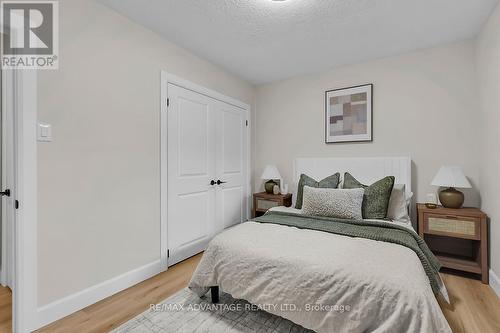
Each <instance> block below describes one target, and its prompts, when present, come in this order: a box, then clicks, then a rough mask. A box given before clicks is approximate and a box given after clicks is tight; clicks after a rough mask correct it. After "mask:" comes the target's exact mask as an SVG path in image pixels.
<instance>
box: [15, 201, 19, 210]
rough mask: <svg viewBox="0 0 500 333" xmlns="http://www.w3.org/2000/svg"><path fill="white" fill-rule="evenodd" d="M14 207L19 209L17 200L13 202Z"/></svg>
mask: <svg viewBox="0 0 500 333" xmlns="http://www.w3.org/2000/svg"><path fill="white" fill-rule="evenodd" d="M14 207H15V208H16V209H19V200H16V201H14Z"/></svg>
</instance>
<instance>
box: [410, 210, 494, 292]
mask: <svg viewBox="0 0 500 333" xmlns="http://www.w3.org/2000/svg"><path fill="white" fill-rule="evenodd" d="M417 210H418V233H419V235H420V237H422V238H424V239H425V242H426V243H427V245H428V246H429V248H430V249H431V251H432V252H433V253H434V254H435V255H436V257H437V258H438V259H439V261H440V262H441V265H443V267H446V268H450V269H454V270H458V271H464V272H469V273H475V274H479V275H480V276H481V281H482V282H483V283H488V224H487V216H486V214H484V213H483V212H482V211H481V210H479V209H477V208H460V209H450V208H444V207H441V206H439V207H438V208H436V209H431V208H427V207H426V206H425V205H424V204H418V205H417Z"/></svg>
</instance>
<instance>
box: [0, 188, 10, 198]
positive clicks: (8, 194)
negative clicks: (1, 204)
mask: <svg viewBox="0 0 500 333" xmlns="http://www.w3.org/2000/svg"><path fill="white" fill-rule="evenodd" d="M0 195H1V196H2V197H3V196H6V197H10V190H9V189H6V190H5V191H3V192H0Z"/></svg>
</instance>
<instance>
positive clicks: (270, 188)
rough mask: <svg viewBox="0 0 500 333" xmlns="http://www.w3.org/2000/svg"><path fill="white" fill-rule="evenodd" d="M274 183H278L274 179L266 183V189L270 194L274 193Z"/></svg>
mask: <svg viewBox="0 0 500 333" xmlns="http://www.w3.org/2000/svg"><path fill="white" fill-rule="evenodd" d="M274 185H278V184H276V183H275V182H274V180H269V181H267V182H266V183H265V184H264V189H265V190H266V193H268V194H273V188H274Z"/></svg>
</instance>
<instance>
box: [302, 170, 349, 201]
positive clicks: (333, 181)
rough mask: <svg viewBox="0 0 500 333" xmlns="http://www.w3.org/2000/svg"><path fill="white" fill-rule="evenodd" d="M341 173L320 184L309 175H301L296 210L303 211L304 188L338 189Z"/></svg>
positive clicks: (327, 178) (321, 181)
mask: <svg viewBox="0 0 500 333" xmlns="http://www.w3.org/2000/svg"><path fill="white" fill-rule="evenodd" d="M339 181H340V173H338V172H337V173H336V174H334V175H331V176H329V177H326V178H325V179H323V180H320V181H319V182H318V181H316V179H313V178H311V177H309V176H307V175H304V174H301V175H300V179H299V186H298V188H297V202H296V203H295V208H297V209H302V198H303V195H304V186H310V187H320V188H337V187H338V186H339Z"/></svg>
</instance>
